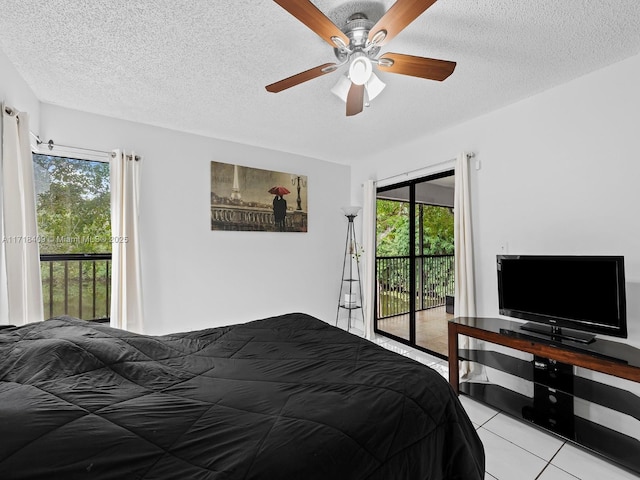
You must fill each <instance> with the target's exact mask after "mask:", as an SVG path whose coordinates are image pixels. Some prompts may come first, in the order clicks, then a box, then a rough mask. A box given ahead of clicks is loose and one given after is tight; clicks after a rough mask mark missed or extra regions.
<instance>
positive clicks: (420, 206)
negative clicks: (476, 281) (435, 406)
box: [375, 172, 454, 358]
mask: <svg viewBox="0 0 640 480" xmlns="http://www.w3.org/2000/svg"><path fill="white" fill-rule="evenodd" d="M452 175H453V172H445V173H443V174H439V175H434V176H431V177H427V178H422V179H418V180H413V181H410V182H404V183H402V184H397V185H391V186H388V187H383V188H379V189H378V192H377V202H376V203H377V215H376V217H377V239H376V309H375V330H376V332H378V333H380V334H382V335H385V336H388V337H391V338H393V339H396V340H398V341H400V342H402V343H406V344H408V345H412V346H415V347H417V348H420V349H423V350H425V351H428V352H430V353H433V354H435V355H437V356H440V357H443V358H446V357H447V338H446V334H447V321H448V320H449V319H450V318H452V317H453V311H452V308H453V285H454V284H453V282H454V278H453V272H454V270H453V176H452ZM447 305H449V306H447Z"/></svg>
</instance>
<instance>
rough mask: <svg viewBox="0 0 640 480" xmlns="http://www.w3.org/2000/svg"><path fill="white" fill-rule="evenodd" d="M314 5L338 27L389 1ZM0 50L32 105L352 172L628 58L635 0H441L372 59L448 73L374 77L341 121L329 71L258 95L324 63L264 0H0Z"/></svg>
mask: <svg viewBox="0 0 640 480" xmlns="http://www.w3.org/2000/svg"><path fill="white" fill-rule="evenodd" d="M313 3H314V4H315V5H316V6H317V7H318V8H319V9H320V10H322V11H323V12H324V13H325V14H327V15H328V16H329V17H330V18H331V19H332V20H333V21H334V22H335V23H337V24H338V25H342V23H343V22H344V20H345V19H346V17H348V16H349V15H350V14H351V13H354V12H356V11H363V12H365V13H367V14H368V15H369V16H370V18H372V19H374V20H375V19H376V18H377V17H379V16H380V15H381V14H382V13H383V12H384V11H386V10H387V9H388V8H389V7H390V6H391V5H392V4H393V1H392V0H384V1H375V2H366V1H330V0H315V1H314V2H313ZM0 49H2V50H3V51H4V52H5V54H6V55H7V56H8V57H9V59H10V60H11V61H12V63H13V64H14V65H15V66H16V68H17V69H18V71H19V72H20V73H21V75H22V76H23V77H24V78H25V80H26V81H27V83H28V84H29V85H30V86H31V87H32V89H33V91H34V92H35V94H36V95H37V96H38V98H39V99H40V100H41V101H43V102H46V103H51V104H55V105H62V106H65V107H69V108H73V109H78V110H83V111H87V112H93V113H98V114H102V115H107V116H112V117H117V118H122V119H127V120H132V121H137V122H143V123H148V124H152V125H158V126H162V127H167V128H171V129H175V130H181V131H186V132H193V133H198V134H202V135H206V136H210V137H216V138H221V139H227V140H232V141H237V142H241V143H246V144H251V145H257V146H262V147H267V148H272V149H276V150H281V151H286V152H293V153H297V154H302V155H307V156H310V157H315V158H320V159H324V160H329V161H334V162H342V163H350V162H352V161H356V160H359V159H362V158H365V157H366V155H367V154H368V153H371V152H377V151H379V150H380V149H386V148H391V147H393V146H394V145H397V144H400V143H402V142H406V141H410V140H412V139H414V138H416V137H419V136H423V135H425V134H428V133H430V132H434V131H437V130H441V129H443V128H445V127H447V126H450V125H454V124H456V123H459V122H461V121H464V120H467V119H470V118H473V117H475V116H478V115H480V114H483V113H485V112H488V111H491V110H494V109H496V108H499V107H501V106H504V105H507V104H509V103H513V102H515V101H517V100H520V99H522V98H525V97H528V96H530V95H533V94H535V93H537V92H540V91H542V90H545V89H548V88H550V87H553V86H555V85H558V84H561V83H564V82H566V81H568V80H570V79H572V78H575V77H578V76H580V75H583V74H585V73H587V72H590V71H593V70H596V69H598V68H601V67H604V66H606V65H609V64H611V63H614V62H616V61H619V60H622V59H624V58H627V57H630V56H632V55H635V54H637V53H639V52H640V1H638V0H536V1H529V0H527V1H514V0H475V1H470V0H439V1H438V2H436V3H435V4H434V5H433V6H432V7H431V8H430V9H428V10H427V11H426V12H425V13H423V14H422V15H421V16H420V17H419V18H418V19H417V20H416V21H414V22H413V23H412V24H411V25H409V27H407V28H406V29H405V30H404V31H402V32H401V33H400V34H399V35H398V36H397V37H396V38H394V39H393V40H392V41H391V42H389V45H387V46H385V47H384V48H383V50H382V52H397V53H406V54H411V55H418V56H425V57H431V58H439V59H444V60H452V61H456V62H458V66H457V68H456V71H455V72H454V73H453V75H452V76H451V77H450V78H449V79H447V80H445V81H444V82H442V83H440V82H434V81H429V80H423V79H418V78H413V77H408V76H403V75H394V74H390V73H384V72H377V73H378V76H379V77H380V78H381V79H382V80H383V81H384V82H386V83H387V88H386V89H385V90H384V91H383V92H382V94H381V95H380V96H379V97H378V98H376V99H375V100H374V101H372V104H371V106H370V107H369V108H365V110H364V112H363V113H362V114H360V115H357V116H354V117H349V118H347V117H346V116H345V106H344V103H342V102H341V101H340V100H339V99H338V98H337V97H335V96H334V95H333V94H332V93H331V92H330V89H331V87H332V86H333V85H334V84H335V82H336V81H337V80H338V77H339V75H340V73H333V74H330V75H325V76H323V77H321V78H317V79H314V80H312V81H309V82H307V83H304V84H301V85H298V86H296V87H293V88H291V89H289V90H285V91H283V92H281V93H277V94H273V93H268V92H266V91H265V89H264V87H265V85H267V84H270V83H273V82H275V81H278V80H281V79H283V78H285V77H288V76H290V75H293V74H295V73H298V72H301V71H303V70H307V69H309V68H312V67H315V66H317V65H321V64H323V63H326V62H333V61H335V57H334V55H333V50H332V49H331V48H330V47H329V45H328V44H326V43H325V42H324V41H323V40H321V39H320V38H319V37H318V36H317V35H316V34H315V33H313V32H312V31H311V30H309V29H308V28H307V27H305V26H304V25H303V24H302V23H300V22H299V21H298V20H296V19H295V18H294V17H292V16H291V15H289V14H288V13H287V12H286V11H285V10H284V9H282V8H281V7H280V6H279V5H277V4H276V3H274V2H273V1H270V0H257V1H256V0H251V1H249V0H234V1H224V0H217V1H211V0H144V1H141V0H92V1H86V0H39V1H36V0H29V1H27V0H0ZM340 72H341V73H343V72H344V70H341V71H340Z"/></svg>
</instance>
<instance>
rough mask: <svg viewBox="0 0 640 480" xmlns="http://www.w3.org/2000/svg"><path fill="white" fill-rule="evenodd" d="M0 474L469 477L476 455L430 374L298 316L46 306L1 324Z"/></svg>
mask: <svg viewBox="0 0 640 480" xmlns="http://www.w3.org/2000/svg"><path fill="white" fill-rule="evenodd" d="M178 323H179V320H178V319H177V320H176V324H178ZM0 478H3V479H5V480H6V479H36V478H64V479H76V478H77V479H85V478H86V479H118V480H122V479H202V480H213V479H216V480H222V479H225V480H227V479H245V480H249V479H269V480H270V479H305V480H312V479H344V480H350V479H354V480H355V479H380V480H390V479H406V480H414V479H415V480H418V479H420V480H427V479H430V480H435V479H452V480H453V479H460V480H475V479H478V480H480V479H483V478H484V452H483V448H482V444H481V442H480V440H479V438H478V436H477V434H476V431H475V429H474V427H473V426H472V424H471V422H470V421H469V419H468V417H467V415H466V414H465V412H464V410H463V409H462V407H461V405H460V403H459V401H458V399H457V397H456V395H455V394H454V393H453V391H452V389H451V388H450V386H449V384H448V383H447V382H446V381H445V380H444V379H443V378H442V377H441V376H440V375H439V374H438V373H437V372H435V371H434V370H432V369H430V368H428V367H426V366H424V365H421V364H419V363H417V362H415V361H413V360H411V359H409V358H406V357H403V356H401V355H398V354H396V353H393V352H391V351H388V350H385V349H383V348H381V347H379V346H377V345H375V344H373V343H371V342H369V341H367V340H364V339H362V338H359V337H357V336H354V335H352V334H349V333H347V332H344V331H342V330H340V329H338V328H335V327H333V326H331V325H328V324H327V323H325V322H322V321H320V320H318V319H316V318H313V317H310V316H308V315H305V314H300V313H294V314H288V315H283V316H279V317H274V318H268V319H264V320H257V321H253V322H249V323H245V324H240V325H231V326H225V327H220V328H212V329H206V330H200V331H194V332H186V333H178V334H172V335H166V336H147V335H139V334H134V333H131V332H126V331H123V330H118V329H113V328H110V327H108V326H103V325H100V324H95V323H91V322H86V321H82V320H77V319H72V318H69V317H60V318H55V319H50V320H47V321H45V322H40V323H33V324H29V325H26V326H23V327H16V328H5V329H1V330H0Z"/></svg>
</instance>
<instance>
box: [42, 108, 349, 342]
mask: <svg viewBox="0 0 640 480" xmlns="http://www.w3.org/2000/svg"><path fill="white" fill-rule="evenodd" d="M212 115H215V113H214V112H212ZM41 137H42V138H43V139H45V140H48V139H49V138H52V139H53V140H54V141H55V142H56V143H57V144H61V145H74V146H81V147H88V148H94V149H102V150H111V149H113V148H125V149H127V150H131V149H134V150H135V151H136V153H139V154H141V155H143V156H144V160H143V161H144V164H143V167H142V187H141V189H142V198H141V233H140V235H141V244H142V257H143V258H142V262H143V288H144V308H145V316H146V327H145V328H146V331H147V332H148V333H152V334H158V333H168V332H176V331H185V330H193V329H199V328H208V327H214V326H219V325H224V324H230V323H238V322H244V321H249V320H254V319H258V318H264V317H267V316H271V315H278V314H282V313H288V312H293V311H303V312H306V313H309V314H311V315H314V316H317V317H319V318H321V319H323V320H326V321H334V320H335V314H336V305H337V298H338V293H339V288H340V274H341V268H342V263H341V260H342V254H343V250H344V238H345V235H346V219H345V217H344V216H343V215H342V212H341V210H340V207H341V206H343V205H347V204H348V203H349V181H350V177H349V168H348V167H346V166H343V165H338V164H332V163H328V162H324V161H320V160H315V159H311V158H306V157H300V156H296V155H291V154H286V153H280V152H276V151H271V150H265V149H260V148H256V147H250V146H246V145H240V144H236V143H231V142H226V141H220V140H215V139H211V138H205V137H201V136H196V135H191V134H186V133H180V132H176V131H171V130H166V129H161V128H156V127H152V126H148V125H142V124H136V123H131V122H126V121H121V120H117V119H113V118H107V117H102V116H98V115H92V114H88V113H82V112H78V111H74V110H69V109H64V108H60V107H56V106H52V105H47V104H43V105H42V107H41ZM214 160H215V161H218V162H227V163H237V164H240V165H246V166H251V167H256V168H263V169H269V170H277V171H282V172H293V173H301V174H304V175H307V176H308V182H309V183H308V188H309V194H308V201H309V231H308V233H269V232H220V231H211V229H210V228H211V223H210V203H211V202H210V191H211V185H210V162H211V161H214Z"/></svg>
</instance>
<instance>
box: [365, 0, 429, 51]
mask: <svg viewBox="0 0 640 480" xmlns="http://www.w3.org/2000/svg"><path fill="white" fill-rule="evenodd" d="M434 3H436V0H397V1H396V3H394V4H393V5H392V6H391V8H390V9H389V10H387V13H385V14H384V15H383V16H382V18H381V19H380V20H378V23H376V24H375V25H374V26H373V28H372V29H371V30H370V31H369V41H370V42H371V41H373V37H374V36H375V35H376V33H378V32H379V31H381V30H386V32H387V35H386V36H385V37H384V39H383V40H381V41H379V42H377V44H378V45H385V44H386V43H388V42H389V40H391V39H392V38H393V37H395V36H396V35H397V34H399V33H400V32H401V31H402V30H404V29H405V27H406V26H407V25H409V24H410V23H411V22H413V21H414V20H415V19H416V18H418V17H419V16H420V15H421V14H422V12H424V11H425V10H426V9H427V8H429V7H430V6H431V5H433V4H434Z"/></svg>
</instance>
